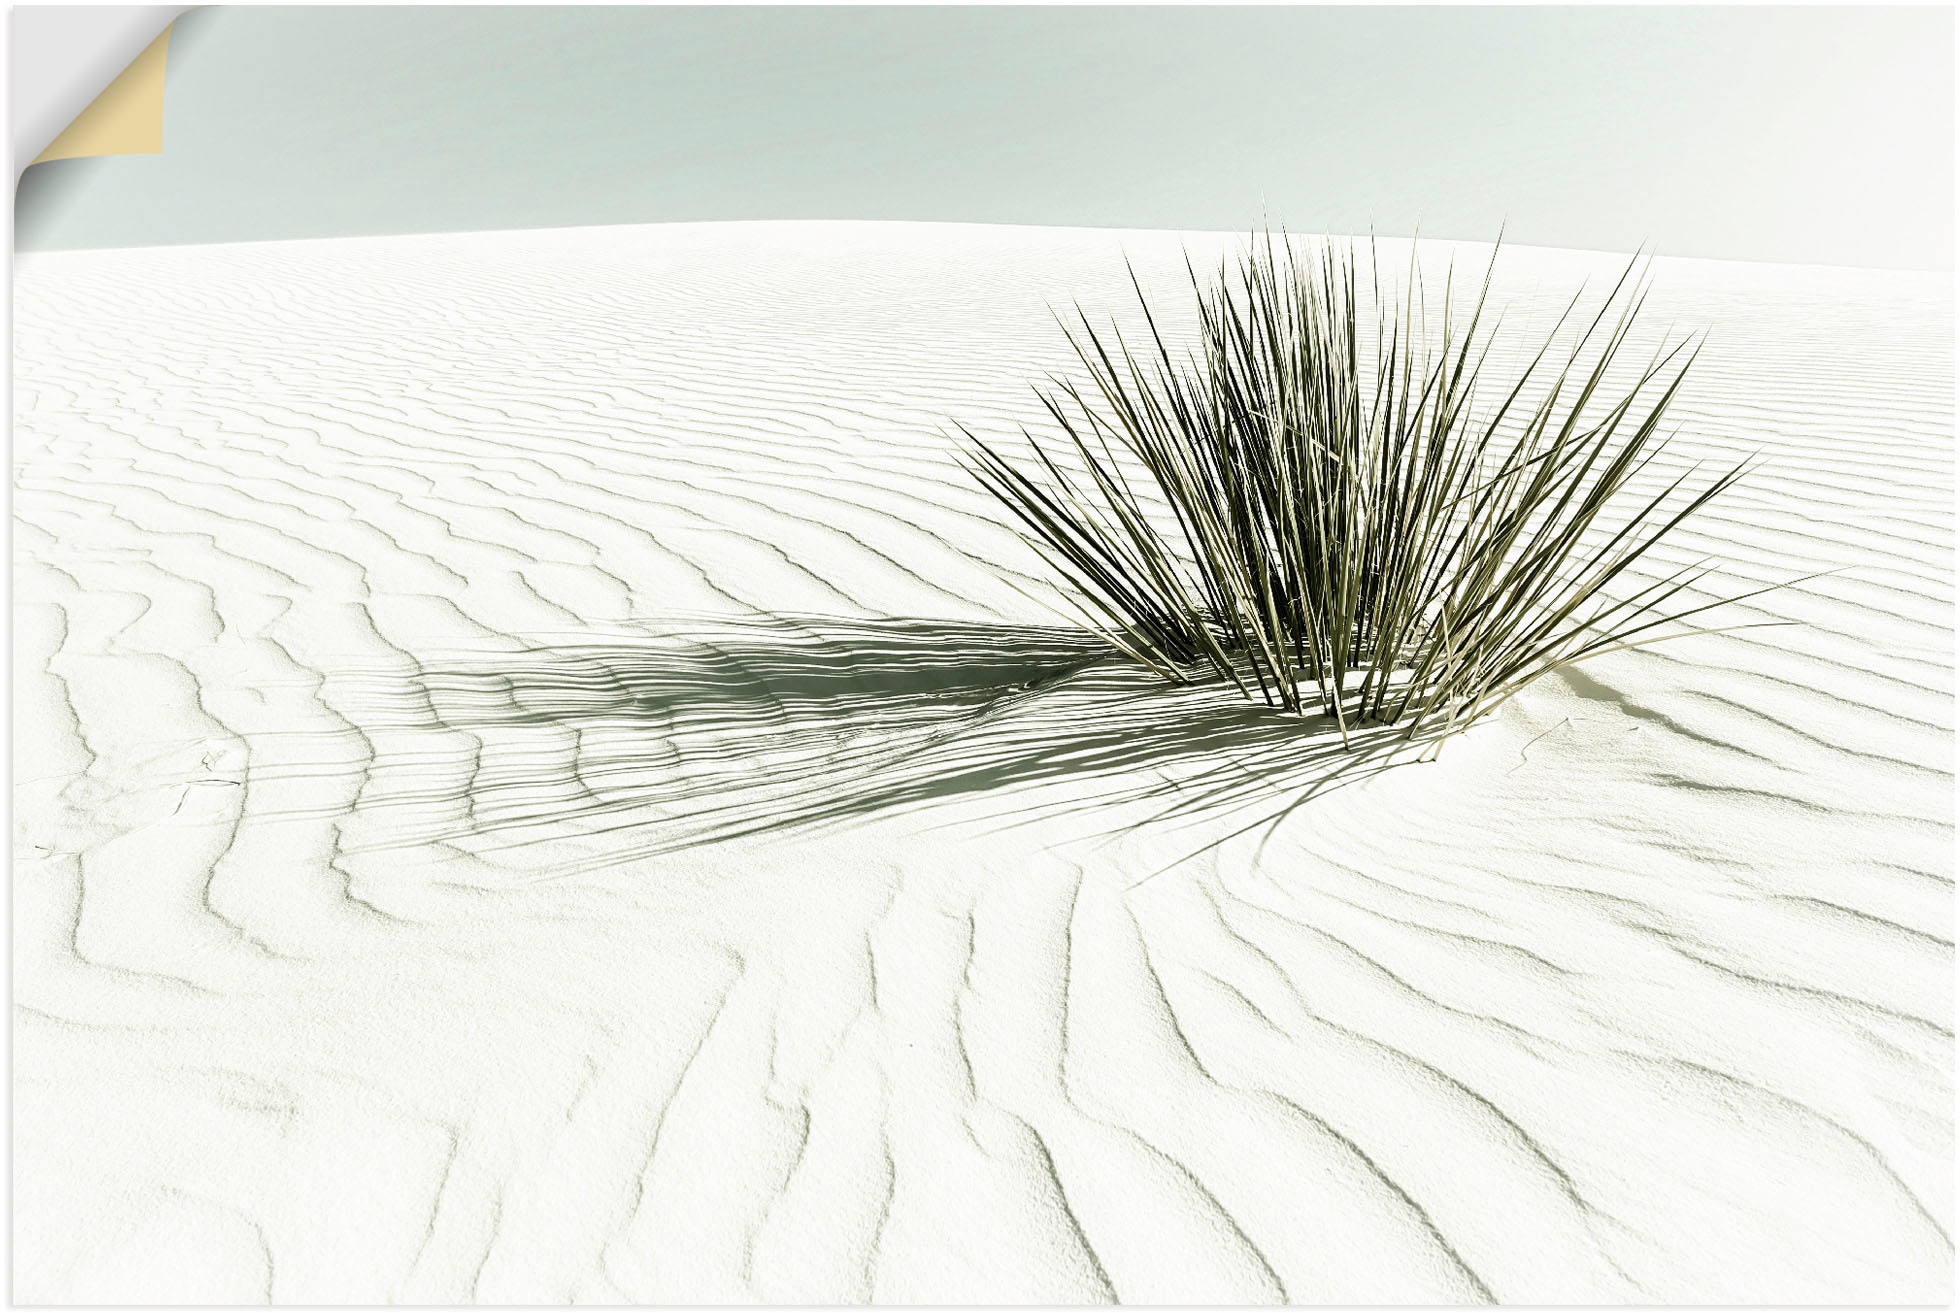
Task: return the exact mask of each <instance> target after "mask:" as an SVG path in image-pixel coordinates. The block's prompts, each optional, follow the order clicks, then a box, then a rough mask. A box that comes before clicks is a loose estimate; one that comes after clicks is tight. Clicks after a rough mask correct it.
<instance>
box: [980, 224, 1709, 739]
mask: <svg viewBox="0 0 1960 1313" xmlns="http://www.w3.org/2000/svg"><path fill="white" fill-rule="evenodd" d="M1368 255H1369V283H1370V287H1371V290H1372V296H1371V297H1370V301H1371V303H1372V306H1373V308H1374V313H1373V315H1372V319H1373V323H1372V325H1370V327H1369V332H1370V333H1371V334H1372V350H1367V349H1364V348H1366V347H1368V346H1369V345H1370V341H1369V338H1368V337H1367V336H1364V330H1363V323H1362V320H1363V318H1364V308H1363V302H1362V298H1361V296H1360V294H1359V291H1360V289H1359V286H1358V281H1359V280H1358V270H1357V261H1356V259H1355V256H1354V252H1353V250H1352V248H1351V247H1342V246H1337V245H1334V244H1331V243H1329V244H1323V245H1321V246H1320V247H1319V248H1318V249H1317V251H1309V250H1302V249H1300V248H1299V247H1298V246H1297V245H1296V243H1295V241H1293V240H1289V239H1287V238H1285V236H1284V235H1283V234H1282V236H1281V238H1280V239H1279V240H1278V241H1275V239H1274V238H1273V236H1272V234H1271V233H1270V232H1269V233H1266V234H1264V237H1263V240H1261V239H1260V238H1259V237H1257V236H1255V237H1254V239H1253V240H1252V241H1251V243H1250V244H1249V245H1248V247H1247V248H1246V249H1245V250H1244V251H1243V252H1242V254H1241V255H1240V256H1239V258H1238V260H1237V263H1236V267H1234V265H1233V263H1232V262H1231V261H1230V260H1228V261H1227V262H1226V263H1225V264H1224V265H1223V266H1221V269H1220V272H1219V276H1218V278H1217V280H1216V282H1215V283H1213V284H1211V285H1209V286H1206V285H1204V284H1202V283H1201V282H1200V280H1199V279H1198V276H1197V274H1196V272H1195V270H1192V271H1191V283H1192V288H1193V290H1194V292H1195V293H1196V295H1197V303H1198V325H1197V329H1198V332H1197V337H1198V345H1197V347H1196V348H1195V349H1192V350H1189V351H1186V352H1184V353H1182V354H1181V355H1176V356H1174V355H1173V352H1172V350H1171V349H1170V347H1169V346H1168V345H1167V344H1166V341H1165V338H1164V335H1163V333H1161V332H1160V331H1159V328H1158V324H1157V320H1156V319H1155V317H1153V316H1152V315H1151V313H1150V307H1149V304H1148V302H1147V300H1146V299H1145V298H1144V294H1143V289H1142V286H1141V284H1140V283H1138V282H1137V280H1136V275H1135V273H1134V271H1132V272H1131V283H1132V286H1133V287H1134V288H1135V290H1136V293H1137V297H1138V299H1139V301H1140V302H1142V303H1143V306H1142V308H1143V316H1144V322H1145V325H1146V326H1147V331H1146V332H1145V334H1144V335H1143V336H1142V338H1141V339H1139V340H1138V341H1137V342H1136V343H1135V345H1134V346H1133V344H1132V342H1131V341H1128V340H1126V339H1125V337H1124V335H1123V334H1122V333H1121V332H1120V331H1119V330H1118V329H1116V328H1115V327H1114V325H1113V324H1112V326H1111V327H1110V328H1109V330H1108V331H1107V332H1102V331H1099V330H1097V329H1096V328H1095V327H1094V326H1092V325H1091V323H1090V322H1089V319H1088V317H1087V316H1086V315H1085V314H1083V313H1082V312H1081V310H1080V308H1079V307H1078V309H1077V312H1076V323H1075V324H1073V325H1071V324H1070V323H1068V322H1064V323H1063V328H1064V330H1065V331H1066V332H1067V333H1068V336H1069V340H1070V342H1071V343H1072V344H1073V346H1074V348H1075V351H1076V353H1077V355H1078V356H1079V357H1080V359H1081V361H1082V364H1083V365H1084V366H1085V367H1086V369H1087V371H1088V375H1089V379H1090V384H1091V385H1090V387H1089V388H1088V389H1086V394H1085V389H1083V388H1081V387H1079V386H1078V385H1077V384H1075V383H1071V382H1067V381H1063V380H1059V379H1051V380H1050V386H1049V387H1048V388H1046V389H1042V388H1037V392H1038V393H1039V395H1040V397H1041V400H1042V402H1043V404H1044V405H1045V407H1046V409H1047V412H1048V414H1049V416H1050V417H1052V419H1053V420H1054V423H1055V425H1056V426H1057V428H1058V430H1059V441H1056V440H1055V439H1054V438H1053V437H1052V436H1051V438H1050V439H1049V440H1047V441H1044V440H1042V439H1037V438H1036V437H1035V436H1034V435H1033V434H1031V433H1029V432H1027V431H1026V430H1023V437H1025V438H1026V439H1027V443H1028V446H1029V448H1030V450H1031V452H1032V456H1033V458H1034V459H1033V461H1032V463H1031V464H1029V465H1027V467H1025V468H1024V467H1023V465H1021V464H1016V463H1014V462H1012V461H1009V460H1008V459H1007V458H1006V457H1005V456H1004V455H1003V454H1002V452H1001V451H1000V450H999V449H997V448H996V447H995V446H992V445H989V444H988V443H986V442H983V441H981V440H980V439H978V438H977V437H975V436H974V435H973V434H972V433H971V432H970V431H968V430H966V429H965V428H964V426H961V432H962V433H964V434H965V436H966V438H967V440H968V441H969V442H970V443H971V448H970V457H971V465H972V468H973V471H974V473H975V474H976V475H977V476H978V478H979V479H980V481H981V483H982V484H983V485H984V486H985V487H986V488H988V489H989V490H990V491H991V492H992V493H993V494H994V495H995V496H997V497H998V498H999V499H1000V500H1001V501H1002V502H1003V503H1004V504H1005V505H1006V506H1007V508H1008V509H1009V510H1011V511H1012V512H1013V513H1014V514H1015V516H1016V517H1018V519H1019V520H1020V522H1021V523H1022V525H1023V526H1025V529H1026V530H1027V535H1026V536H1027V537H1028V539H1029V541H1030V542H1031V543H1032V544H1033V545H1034V546H1035V547H1036V548H1038V549H1039V550H1040V551H1041V552H1042V553H1043V554H1044V555H1046V556H1047V557H1048V558H1049V559H1050V561H1051V562H1053V564H1054V565H1055V566H1056V567H1057V568H1058V569H1059V570H1060V572H1061V574H1062V576H1063V578H1064V580H1065V582H1066V583H1067V584H1068V585H1069V587H1068V589H1067V594H1066V595H1072V597H1073V599H1074V600H1076V601H1077V602H1078V603H1079V604H1080V614H1079V616H1078V619H1080V620H1081V621H1082V622H1083V623H1084V624H1085V625H1086V626H1087V627H1088V628H1090V629H1092V630H1093V631H1095V632H1096V633H1098V634H1100V635H1102V636H1103V637H1104V638H1105V639H1107V640H1108V641H1109V642H1111V643H1112V644H1114V645H1115V646H1116V647H1117V648H1119V649H1121V650H1122V651H1123V652H1125V653H1127V654H1128V655H1129V656H1131V657H1133V658H1134V659H1135V660H1137V661H1139V662H1142V663H1143V664H1144V665H1146V666H1148V667H1150V668H1151V669H1153V670H1155V671H1157V672H1158V673H1159V674H1161V675H1163V676H1164V677H1165V678H1166V679H1170V680H1175V681H1178V682H1190V681H1192V680H1195V679H1199V678H1203V677H1207V676H1217V677H1222V678H1224V679H1227V680H1230V681H1232V682H1233V683H1234V684H1236V685H1237V686H1238V687H1239V689H1240V690H1241V691H1243V692H1244V693H1245V694H1246V695H1247V696H1248V697H1250V698H1254V699H1258V700H1263V701H1264V702H1266V703H1268V704H1270V705H1272V706H1275V707H1280V708H1283V709H1285V710H1287V711H1291V712H1296V713H1303V712H1311V711H1313V710H1314V709H1316V708H1317V709H1318V710H1319V711H1321V712H1323V713H1325V714H1326V715H1328V716H1331V717H1333V718H1334V719H1335V720H1336V721H1337V723H1338V724H1339V727H1340V730H1341V733H1342V735H1343V736H1344V737H1345V736H1346V735H1347V734H1348V732H1349V730H1350V729H1351V728H1352V727H1355V726H1359V725H1368V724H1406V725H1407V726H1408V729H1409V732H1410V733H1411V734H1413V733H1414V732H1415V730H1416V729H1417V728H1418V727H1421V726H1429V727H1433V728H1438V729H1441V730H1442V731H1443V732H1444V733H1445V734H1447V733H1451V732H1454V731H1456V730H1459V729H1461V728H1463V727H1465V726H1467V725H1468V724H1470V723H1471V722H1473V721H1475V720H1476V719H1477V718H1479V717H1480V716H1482V715H1485V714H1487V713H1488V712H1490V711H1492V710H1494V709H1495V708H1496V707H1498V706H1500V705H1501V704H1502V703H1504V702H1505V701H1506V700H1507V699H1509V698H1510V697H1512V696H1513V695H1515V694H1516V693H1517V692H1518V691H1519V690H1520V689H1523V688H1525V687H1526V686H1527V685H1529V684H1530V683H1531V682H1532V681H1533V680H1536V679H1538V678H1540V677H1542V676H1544V675H1546V674H1548V673H1550V672H1551V671H1554V670H1557V669H1559V668H1560V667H1562V666H1567V665H1570V664H1572V663H1573V662H1576V661H1581V660H1584V659H1586V658H1588V657H1594V656H1599V655H1602V654H1604V653H1607V652H1613V651H1619V650H1623V649H1626V648H1629V647H1635V646H1640V645H1643V644H1645V643H1648V642H1653V641H1658V639H1660V638H1665V637H1670V636H1675V634H1673V633H1663V632H1657V631H1660V630H1662V629H1663V627H1665V626H1668V625H1670V624H1671V623H1673V622H1678V621H1682V620H1685V619H1686V618H1687V617H1689V616H1693V615H1696V614H1698V613H1700V612H1703V611H1706V610H1708V609H1709V608H1710V607H1711V606H1715V605H1720V604H1721V603H1706V604H1703V605H1697V606H1690V607H1685V608H1683V609H1671V604H1672V606H1673V607H1678V606H1679V605H1680V601H1678V600H1677V599H1681V594H1682V593H1683V592H1684V591H1685V590H1687V589H1690V588H1692V587H1693V586H1694V584H1695V583H1696V582H1697V581H1698V580H1699V579H1700V578H1701V577H1703V575H1704V574H1706V573H1707V566H1706V563H1703V564H1701V565H1697V566H1691V567H1689V568H1687V569H1683V570H1678V571H1675V572H1673V573H1670V574H1668V575H1666V577H1664V578H1661V579H1659V580H1658V581H1655V582H1649V583H1646V584H1644V585H1642V586H1638V587H1632V586H1629V584H1628V581H1629V580H1630V579H1632V578H1633V576H1630V575H1629V571H1630V570H1631V569H1632V568H1633V567H1634V565H1635V564H1636V563H1637V562H1639V561H1640V560H1641V558H1642V557H1643V556H1645V555H1646V554H1647V553H1648V552H1649V550H1650V549H1652V548H1653V547H1654V545H1655V544H1656V543H1658V542H1660V541H1661V539H1662V538H1664V537H1665V536H1666V535H1667V534H1669V533H1670V532H1671V531H1673V530H1674V529H1675V528H1676V527H1677V526H1679V525H1680V524H1681V523H1682V522H1683V521H1684V520H1686V519H1687V518H1688V517H1689V516H1691V515H1693V514H1694V513H1695V512H1697V511H1699V510H1700V509H1701V508H1702V507H1704V506H1706V505H1707V504H1708V502H1709V501H1710V500H1711V499H1712V498H1714V497H1716V496H1718V495H1720V494H1721V493H1722V492H1723V491H1724V490H1726V489H1727V488H1728V487H1730V486H1731V485H1732V484H1733V483H1734V482H1735V481H1736V480H1737V479H1738V478H1739V477H1741V475H1742V474H1743V473H1744V468H1745V466H1744V465H1738V466H1736V467H1735V468H1734V469H1731V470H1728V471H1727V472H1726V473H1723V474H1721V475H1719V476H1718V477H1716V478H1714V479H1713V480H1712V481H1710V482H1708V483H1706V484H1705V485H1704V486H1701V487H1699V488H1698V489H1691V488H1689V486H1688V484H1689V482H1690V479H1691V477H1692V475H1693V471H1690V473H1689V474H1685V475H1682V476H1681V477H1679V478H1675V479H1673V480H1672V481H1670V482H1667V483H1666V484H1665V486H1663V487H1660V488H1659V490H1658V491H1654V490H1652V488H1651V485H1650V486H1649V489H1648V491H1647V492H1646V493H1644V494H1642V493H1636V492H1635V491H1634V490H1633V489H1634V487H1635V484H1636V480H1638V479H1639V477H1640V475H1641V474H1642V473H1643V471H1645V470H1646V468H1647V467H1648V465H1649V464H1650V462H1652V460H1653V459H1654V457H1655V455H1656V454H1657V453H1658V452H1660V451H1661V450H1662V448H1663V446H1664V445H1665V442H1666V435H1664V434H1663V433H1662V423H1663V418H1664V416H1665V413H1666V411H1667V409H1668V406H1669V404H1670V403H1671V402H1672V401H1673V400H1674V398H1675V396H1676V394H1677V393H1678V391H1679V390H1680V388H1681V385H1682V381H1683V379H1684V378H1685V377H1686V374H1687V371H1688V368H1689V366H1690V365H1691V364H1692V363H1693V360H1694V356H1695V353H1696V351H1697V350H1698V349H1699V344H1698V343H1696V342H1694V341H1693V340H1692V339H1687V340H1682V341H1679V342H1676V343H1673V344H1672V345H1666V344H1664V345H1663V346H1662V347H1661V348H1660V349H1659V350H1658V351H1657V352H1656V353H1655V354H1654V356H1653V357H1652V358H1651V359H1650V360H1648V361H1647V362H1646V363H1645V364H1644V365H1643V366H1641V367H1640V368H1639V369H1638V371H1637V374H1636V375H1634V377H1633V381H1632V384H1631V386H1624V387H1623V388H1622V389H1621V390H1619V391H1617V392H1616V393H1613V392H1611V390H1610V389H1609V388H1608V387H1607V383H1608V379H1609V373H1610V372H1611V371H1612V369H1613V367H1614V366H1615V364H1616V362H1618V361H1619V360H1620V357H1621V356H1622V355H1623V348H1624V346H1625V344H1626V342H1627V339H1628V334H1629V332H1630V330H1631V328H1632V325H1633V323H1634V320H1635V317H1636V315H1637V314H1638V313H1639V310H1640V308H1641V305H1642V303H1643V301H1644V300H1645V296H1646V290H1645V287H1644V285H1643V283H1642V280H1641V279H1639V278H1637V277H1636V276H1635V274H1636V270H1637V269H1638V268H1639V261H1638V259H1637V258H1636V260H1635V262H1633V263H1631V264H1629V265H1628V267H1627V270H1626V271H1625V272H1624V273H1623V274H1622V275H1621V277H1620V279H1619V281H1618V283H1616V284H1615V286H1614V288H1613V290H1612V292H1611V294H1610V295H1609V296H1608V297H1607V298H1606V300H1605V303H1604V304H1603V305H1602V306H1601V307H1600V308H1599V309H1598V310H1597V312H1596V313H1595V314H1593V316H1592V317H1591V319H1590V322H1589V323H1586V326H1585V327H1584V328H1583V330H1581V331H1577V332H1576V340H1574V341H1572V342H1571V343H1570V345H1569V346H1567V347H1566V348H1564V349H1562V350H1558V349H1555V347H1556V343H1557V340H1558V338H1559V336H1560V333H1561V331H1562V330H1564V329H1565V328H1566V327H1567V325H1568V324H1571V325H1572V327H1573V328H1574V329H1575V330H1576V329H1578V326H1579V323H1580V322H1583V319H1580V320H1575V319H1574V315H1575V311H1577V310H1578V307H1579V305H1580V303H1581V299H1582V298H1581V296H1578V295H1575V297H1574V298H1573V300H1572V302H1571V303H1570V304H1569V305H1568V306H1567V307H1566V309H1565V313H1564V314H1563V315H1562V316H1561V317H1560V319H1559V321H1558V323H1557V324H1556V325H1555V326H1554V327H1553V328H1552V330H1551V331H1550V332H1549V333H1548V334H1546V335H1545V337H1544V339H1543V345H1542V346H1540V347H1539V348H1538V349H1537V350H1536V353H1535V354H1534V355H1532V356H1530V358H1529V363H1528V364H1525V365H1524V366H1523V367H1522V368H1521V369H1514V370H1513V371H1511V373H1510V374H1509V375H1508V376H1506V377H1501V378H1487V377H1485V374H1486V368H1487V365H1488V364H1489V362H1490V360H1491V347H1492V345H1493V342H1494V341H1495V340H1496V334H1495V326H1494V325H1492V324H1489V323H1487V319H1486V301H1487V299H1488V296H1489V291H1490V271H1489V270H1486V272H1485V274H1484V278H1483V281H1482V284H1481V286H1480V288H1479V290H1478V291H1477V293H1476V296H1475V298H1474V301H1473V302H1472V304H1471V305H1470V307H1469V309H1468V311H1467V313H1462V312H1458V311H1456V310H1454V309H1453V307H1452V305H1451V299H1452V289H1451V287H1450V286H1449V284H1448V282H1447V281H1446V282H1445V286H1444V290H1443V298H1442V303H1441V307H1440V310H1441V313H1440V323H1441V327H1440V331H1436V329H1435V326H1434V320H1435V319H1436V318H1437V316H1434V315H1432V314H1431V313H1430V312H1429V308H1428V307H1427V306H1426V304H1425V296H1426V293H1425V289H1424V287H1423V281H1424V280H1423V279H1422V277H1421V275H1420V272H1419V269H1418V266H1417V265H1416V264H1415V262H1414V260H1413V257H1412V259H1411V265H1410V270H1409V273H1408V275H1407V278H1406V280H1405V285H1404V288H1403V290H1402V292H1401V293H1400V296H1399V301H1398V297H1397V296H1396V294H1394V293H1392V292H1391V293H1390V294H1388V295H1386V296H1385V295H1384V294H1383V292H1382V288H1381V285H1380V278H1379V275H1378V274H1377V273H1376V272H1375V270H1374V260H1373V248H1372V243H1371V244H1370V247H1369V250H1368ZM1492 265H1493V267H1494V265H1495V255H1493V257H1492ZM1189 268H1190V266H1189V265H1188V263H1187V269H1189ZM1133 336H1135V335H1133ZM1568 336H1570V335H1568ZM1535 340H1536V339H1534V341H1535ZM1497 372H1498V371H1497V369H1496V368H1495V367H1491V369H1490V373H1492V374H1496V373H1497ZM1620 372H1621V374H1623V375H1624V373H1625V371H1624V370H1622V371H1620ZM1623 382H1624V380H1623ZM1609 393H1610V394H1609ZM1051 446H1052V447H1053V448H1054V450H1052V451H1051V450H1050V447H1051ZM1745 464H1746V463H1745ZM1681 600H1687V599H1681ZM1726 600H1729V601H1733V600H1738V599H1733V598H1732V599H1726Z"/></svg>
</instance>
